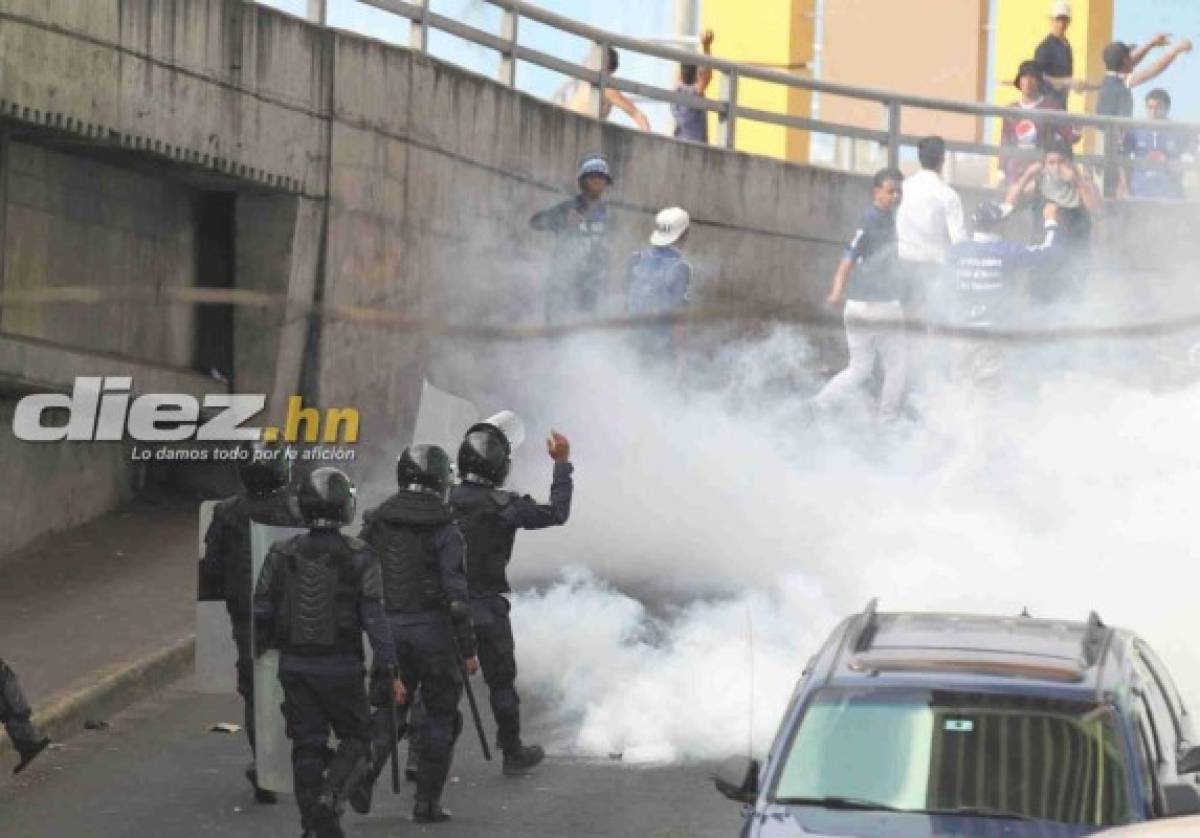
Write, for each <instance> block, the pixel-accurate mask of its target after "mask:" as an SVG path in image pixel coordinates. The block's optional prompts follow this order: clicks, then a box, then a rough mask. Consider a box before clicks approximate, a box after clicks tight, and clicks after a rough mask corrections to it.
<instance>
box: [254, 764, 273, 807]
mask: <svg viewBox="0 0 1200 838" xmlns="http://www.w3.org/2000/svg"><path fill="white" fill-rule="evenodd" d="M246 779H247V780H249V781H250V785H252V786H254V802H255V803H278V802H279V798H278V797H276V796H275V792H273V791H269V790H268V789H264V788H262V787H261V786H260V785H259V784H258V772H257V771H256V770H255V769H254V766H253V765H251V766H250V767H249V768H247V769H246Z"/></svg>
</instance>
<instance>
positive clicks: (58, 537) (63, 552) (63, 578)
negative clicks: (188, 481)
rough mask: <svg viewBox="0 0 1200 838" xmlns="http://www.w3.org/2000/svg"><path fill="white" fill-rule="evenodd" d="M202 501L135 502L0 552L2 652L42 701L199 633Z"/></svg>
mask: <svg viewBox="0 0 1200 838" xmlns="http://www.w3.org/2000/svg"><path fill="white" fill-rule="evenodd" d="M197 506H198V505H197V504H196V503H194V502H184V501H180V500H170V501H164V502H157V503H156V502H151V501H138V502H136V503H134V504H131V505H130V506H128V507H126V508H124V509H121V510H119V511H116V512H112V513H109V514H108V515H104V516H102V517H100V518H97V519H96V520H94V521H90V522H89V523H87V524H83V525H82V526H79V527H74V528H72V529H69V530H65V531H63V532H59V533H53V534H51V535H47V536H44V537H42V538H40V539H38V540H37V541H35V542H34V543H33V544H31V545H29V546H28V547H25V548H23V549H21V550H18V551H17V552H15V553H10V554H7V555H5V556H0V579H2V580H3V581H2V582H0V658H4V659H5V660H6V661H8V663H9V664H10V665H11V666H12V667H13V668H14V669H15V670H16V671H17V674H18V675H19V676H20V678H21V684H22V686H23V687H24V688H25V692H26V693H27V694H28V695H29V700H30V701H31V702H32V703H33V705H34V706H35V707H38V706H41V705H42V704H43V703H44V702H45V701H46V699H48V698H49V697H51V696H53V695H56V694H61V693H63V692H64V691H66V692H69V691H71V690H72V689H73V688H75V687H77V686H79V684H80V683H87V682H89V680H90V679H89V673H92V672H94V671H95V670H97V669H99V668H101V667H104V666H106V665H109V664H115V663H118V662H122V661H128V660H134V659H137V658H139V657H141V656H143V655H146V654H149V653H151V652H154V651H156V650H158V649H159V648H161V647H163V646H165V645H168V644H169V643H170V642H171V641H173V640H176V639H177V638H181V637H185V636H186V635H188V634H190V633H191V632H193V631H195V628H196V605H195V601H196V559H197V541H198V537H197V532H198V529H197V520H198V518H197Z"/></svg>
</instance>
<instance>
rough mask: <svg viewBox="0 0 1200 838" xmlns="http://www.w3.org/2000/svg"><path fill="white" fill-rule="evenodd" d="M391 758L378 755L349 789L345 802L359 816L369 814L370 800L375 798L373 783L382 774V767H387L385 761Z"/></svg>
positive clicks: (385, 755)
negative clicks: (347, 801)
mask: <svg viewBox="0 0 1200 838" xmlns="http://www.w3.org/2000/svg"><path fill="white" fill-rule="evenodd" d="M390 758H391V754H387V753H384V754H378V755H376V756H375V757H374V758H373V759H372V761H371V767H370V768H369V769H367V771H366V773H365V774H363V775H362V778H361V779H360V780H359V781H358V782H357V783H356V784H355V785H354V787H353V788H351V789H350V793H349V794H348V795H347V798H346V799H347V800H349V801H350V808H351V809H353V810H354V811H356V812H358V813H359V814H360V815H369V814H370V813H371V800H372V798H373V797H374V796H375V783H376V782H377V781H378V780H379V775H380V774H382V773H383V767H384V766H385V765H387V761H388V760H389V759H390Z"/></svg>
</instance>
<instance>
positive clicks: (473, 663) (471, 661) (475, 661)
mask: <svg viewBox="0 0 1200 838" xmlns="http://www.w3.org/2000/svg"><path fill="white" fill-rule="evenodd" d="M463 665H464V666H466V668H467V674H468V675H474V674H475V673H476V672H478V671H479V657H478V656H476V657H473V658H467V659H466V660H465V661H463Z"/></svg>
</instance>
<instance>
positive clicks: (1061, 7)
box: [1050, 0, 1071, 17]
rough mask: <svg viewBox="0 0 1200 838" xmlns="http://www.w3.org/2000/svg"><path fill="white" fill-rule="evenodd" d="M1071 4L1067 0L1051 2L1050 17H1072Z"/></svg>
mask: <svg viewBox="0 0 1200 838" xmlns="http://www.w3.org/2000/svg"><path fill="white" fill-rule="evenodd" d="M1070 16H1071V4H1070V3H1068V2H1067V0H1054V2H1053V3H1051V4H1050V17H1070Z"/></svg>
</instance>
